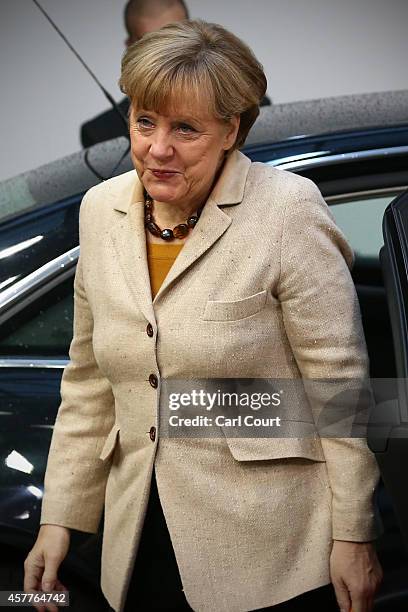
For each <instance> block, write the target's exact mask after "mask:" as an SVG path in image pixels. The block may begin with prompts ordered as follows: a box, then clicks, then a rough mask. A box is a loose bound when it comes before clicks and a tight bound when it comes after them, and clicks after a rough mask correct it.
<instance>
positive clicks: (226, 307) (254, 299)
mask: <svg viewBox="0 0 408 612" xmlns="http://www.w3.org/2000/svg"><path fill="white" fill-rule="evenodd" d="M266 298H267V291H266V289H265V290H264V291H260V292H259V293H255V294H254V295H249V296H248V297H245V298H243V299H242V300H235V301H232V302H220V301H218V300H208V302H207V304H206V306H205V310H204V314H203V315H202V317H201V318H202V319H204V321H238V320H239V319H245V318H246V317H250V316H251V315H254V314H256V313H257V312H259V311H260V310H262V308H263V307H264V306H265V304H266Z"/></svg>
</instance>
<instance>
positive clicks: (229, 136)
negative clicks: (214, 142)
mask: <svg viewBox="0 0 408 612" xmlns="http://www.w3.org/2000/svg"><path fill="white" fill-rule="evenodd" d="M240 122H241V117H240V115H234V116H233V117H232V118H231V121H230V122H229V123H228V131H227V133H226V134H225V140H224V147H223V148H224V149H225V151H228V150H229V149H231V148H232V147H233V146H234V144H235V141H236V139H237V134H238V130H239V125H240Z"/></svg>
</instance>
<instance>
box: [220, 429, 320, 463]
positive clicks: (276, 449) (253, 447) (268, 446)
mask: <svg viewBox="0 0 408 612" xmlns="http://www.w3.org/2000/svg"><path fill="white" fill-rule="evenodd" d="M224 434H225V430H224ZM225 439H226V442H227V444H228V448H229V450H230V453H231V455H232V456H233V457H234V459H235V460H236V461H267V460H271V459H289V458H303V459H310V460H311V461H322V462H324V461H326V459H325V456H324V453H323V448H322V445H321V442H320V439H319V438H241V437H239V438H238V437H232V436H228V435H227V434H225Z"/></svg>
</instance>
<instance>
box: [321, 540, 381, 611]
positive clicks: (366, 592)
mask: <svg viewBox="0 0 408 612" xmlns="http://www.w3.org/2000/svg"><path fill="white" fill-rule="evenodd" d="M330 574H331V580H332V583H333V586H334V590H335V592H336V597H337V601H338V604H339V607H340V611H341V612H350V610H351V608H352V610H353V612H371V610H372V609H373V605H374V595H375V593H376V592H377V590H378V588H379V586H380V584H381V582H382V578H383V572H382V569H381V565H380V563H379V561H378V558H377V553H376V552H375V549H374V547H373V545H372V544H371V543H370V542H345V541H343V540H334V542H333V549H332V552H331V556H330Z"/></svg>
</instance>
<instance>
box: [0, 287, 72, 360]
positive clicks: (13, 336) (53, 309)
mask: <svg viewBox="0 0 408 612" xmlns="http://www.w3.org/2000/svg"><path fill="white" fill-rule="evenodd" d="M73 283H74V277H73V276H72V277H70V278H68V279H67V280H65V281H63V282H61V283H60V284H59V285H57V287H54V288H53V289H51V290H49V291H47V292H46V293H45V294H44V295H43V296H41V297H40V298H38V299H37V300H36V301H35V302H34V303H32V302H31V303H30V304H28V305H27V306H26V307H25V308H24V309H22V310H21V311H20V312H19V313H17V314H16V315H14V316H13V317H11V318H10V319H9V320H8V321H6V322H5V323H3V324H2V325H1V328H0V329H1V331H0V357H13V356H15V357H19V356H20V357H21V356H24V358H30V357H33V358H35V357H38V358H47V357H49V358H53V359H55V358H57V357H58V358H68V350H69V345H70V342H71V339H72V334H73V327H72V326H73V314H74V297H73V295H74V289H73Z"/></svg>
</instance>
